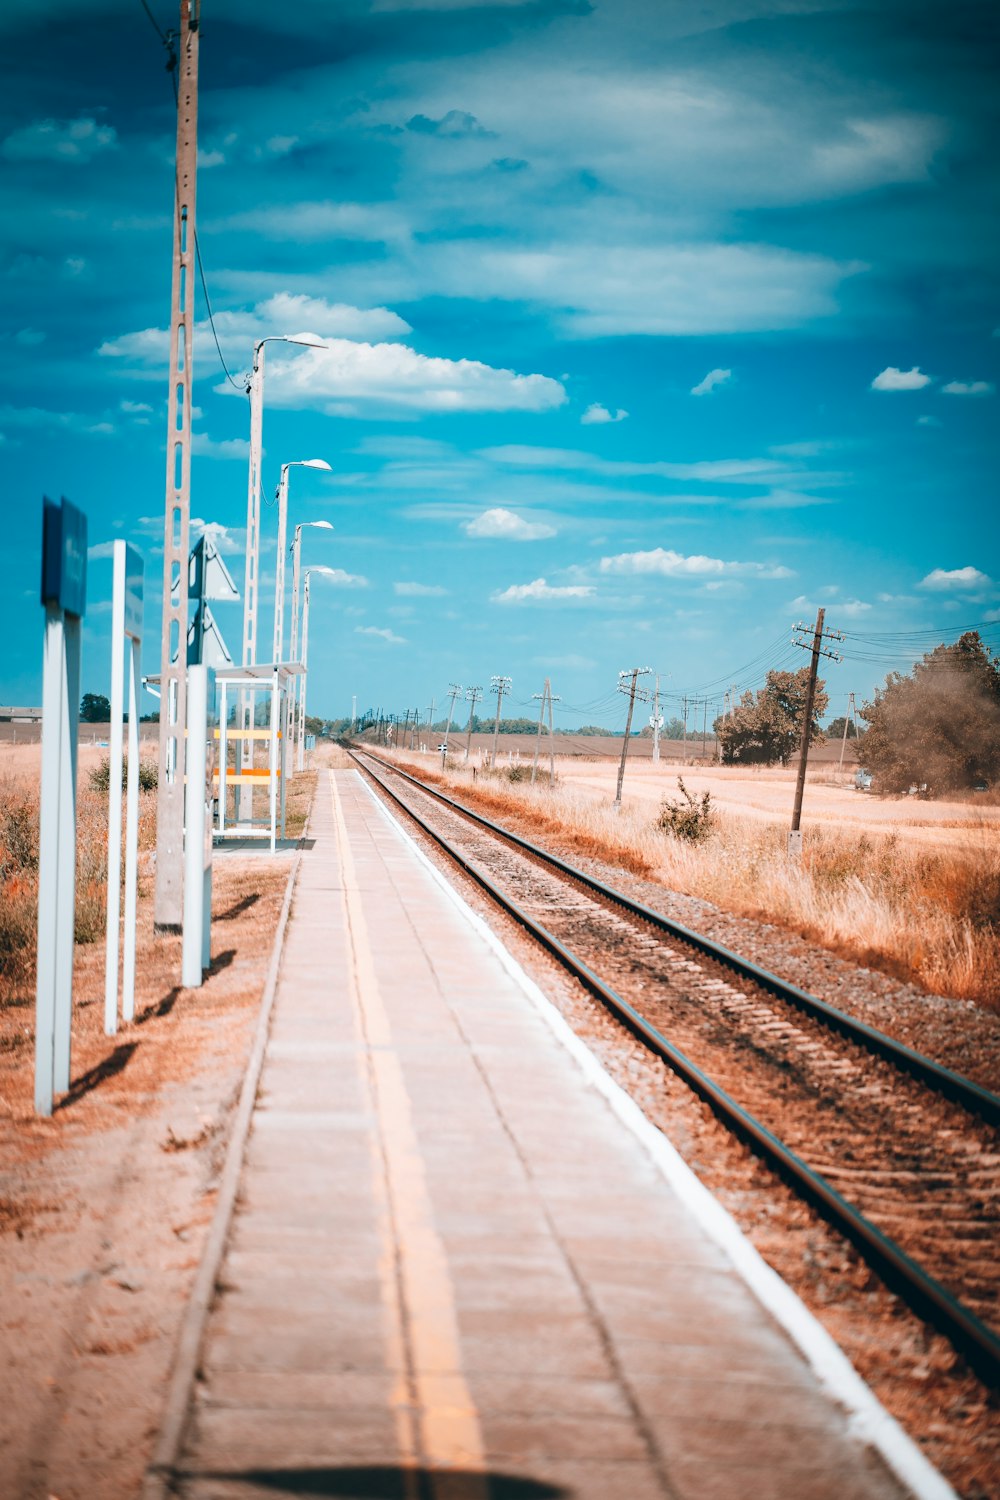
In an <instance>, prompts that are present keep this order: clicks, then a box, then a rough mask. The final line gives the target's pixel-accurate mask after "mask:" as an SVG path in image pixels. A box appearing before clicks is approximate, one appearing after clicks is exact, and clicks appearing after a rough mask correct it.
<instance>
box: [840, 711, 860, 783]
mask: <svg viewBox="0 0 1000 1500" xmlns="http://www.w3.org/2000/svg"><path fill="white" fill-rule="evenodd" d="M852 721H853V723H854V738H855V739H857V737H858V711H857V707H856V705H855V702H854V694H853V693H848V695H847V717H846V719H845V720H844V738H843V739H842V740H841V742H840V763H839V765H838V766H837V775H838V776H839V775H840V773H841V771H843V769H844V751H845V750H846V749H847V731H848V729H849V728H850V726H851V723H852Z"/></svg>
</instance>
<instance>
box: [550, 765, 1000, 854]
mask: <svg viewBox="0 0 1000 1500" xmlns="http://www.w3.org/2000/svg"><path fill="white" fill-rule="evenodd" d="M556 775H557V776H558V777H559V779H560V780H561V781H562V782H563V783H564V784H565V785H566V786H572V787H578V788H580V789H581V790H583V791H585V792H588V793H591V794H593V795H594V796H595V797H608V798H611V797H613V796H614V792H615V782H616V778H617V775H618V767H617V766H616V765H614V764H613V763H611V762H607V763H595V762H592V761H591V762H581V761H579V760H575V759H569V758H568V757H567V758H564V759H562V760H560V759H557V760H556ZM678 775H681V776H682V777H683V780H684V785H685V786H686V787H687V788H688V790H689V791H691V792H694V793H695V794H697V795H700V794H701V793H702V792H704V791H709V792H711V794H712V801H713V803H714V804H715V805H716V806H717V808H718V809H719V811H720V812H722V813H727V812H728V813H739V814H742V815H743V816H745V817H751V818H758V819H760V820H761V821H762V822H768V823H774V824H777V825H780V826H782V827H787V826H788V825H789V823H790V821H791V812H792V800H793V796H794V789H795V772H794V770H776V769H766V768H761V769H760V770H746V769H740V768H738V767H735V766H705V767H684V768H678V767H677V766H673V765H669V764H664V763H663V762H661V763H660V764H659V765H656V766H654V765H651V764H649V762H633V763H628V764H626V768H625V785H624V793H623V799H624V800H626V801H628V800H635V801H640V800H641V801H647V802H651V803H654V804H659V803H660V802H661V801H662V800H663V798H664V797H674V796H676V795H677V777H678ZM838 781H840V782H841V784H839V785H838V784H837V783H838ZM811 824H812V825H817V824H819V825H823V826H825V827H834V826H836V827H837V828H838V829H842V830H845V831H857V832H858V833H861V832H865V833H868V834H871V833H884V834H890V833H892V834H896V835H897V837H898V838H900V839H901V840H905V841H906V842H907V843H919V844H921V845H924V846H926V847H933V848H935V849H940V850H945V849H966V850H967V849H969V848H970V847H972V848H975V847H977V846H978V844H979V843H980V842H983V841H986V842H991V843H995V841H996V839H997V838H998V837H1000V807H998V806H996V805H989V804H986V803H982V804H981V803H979V802H978V801H975V800H972V799H971V798H970V799H967V800H963V801H954V802H947V801H943V800H942V801H933V802H931V801H926V802H925V801H923V800H922V799H920V798H918V797H874V796H872V794H871V793H870V792H859V791H857V790H856V789H855V788H854V785H853V780H852V779H851V778H849V777H847V776H846V775H845V776H844V777H842V778H838V777H837V775H836V772H835V771H834V770H831V769H823V770H819V771H816V772H810V773H809V776H808V778H807V781H806V788H805V793H804V796H803V801H802V828H803V831H804V833H805V835H806V837H808V832H809V827H810V825H811Z"/></svg>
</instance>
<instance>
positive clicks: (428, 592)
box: [392, 581, 448, 599]
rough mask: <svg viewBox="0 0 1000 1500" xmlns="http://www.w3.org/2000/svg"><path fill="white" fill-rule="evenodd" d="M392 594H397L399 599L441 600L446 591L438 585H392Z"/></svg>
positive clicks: (408, 583)
mask: <svg viewBox="0 0 1000 1500" xmlns="http://www.w3.org/2000/svg"><path fill="white" fill-rule="evenodd" d="M392 589H393V593H394V594H398V595H399V597H400V598H401V599H441V598H443V597H444V595H445V594H447V592H448V590H447V589H443V588H442V587H441V585H440V584H439V583H410V582H406V581H404V582H401V583H394V584H393V586H392Z"/></svg>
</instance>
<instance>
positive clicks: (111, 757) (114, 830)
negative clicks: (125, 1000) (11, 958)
mask: <svg viewBox="0 0 1000 1500" xmlns="http://www.w3.org/2000/svg"><path fill="white" fill-rule="evenodd" d="M113 551H114V576H113V579H112V584H111V725H110V734H109V736H108V739H109V744H108V896H107V920H106V932H105V940H104V1031H105V1034H106V1035H107V1036H114V1034H115V1032H116V1031H117V1030H118V951H119V933H120V918H121V897H122V717H123V714H124V712H125V705H124V697H125V673H124V653H125V543H124V542H123V541H117V542H115V543H114V544H113ZM130 738H131V736H130Z"/></svg>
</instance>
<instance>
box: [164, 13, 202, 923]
mask: <svg viewBox="0 0 1000 1500" xmlns="http://www.w3.org/2000/svg"><path fill="white" fill-rule="evenodd" d="M199 9H200V3H199V0H195V6H194V10H195V14H194V23H193V24H192V19H191V0H181V8H180V30H179V34H178V46H179V55H180V69H179V72H180V77H179V80H178V92H177V168H176V177H175V194H174V245H173V271H172V275H171V290H170V385H169V390H168V398H167V493H166V514H165V518H164V528H163V642H162V646H161V652H160V749H159V772H160V774H159V780H158V785H157V793H156V897H155V903H154V920H155V922H156V926H157V927H159V928H168V929H173V930H176V929H177V928H178V927H179V926H180V923H181V917H182V904H181V903H182V894H181V893H182V890H183V884H184V731H185V726H186V723H187V699H186V692H185V675H186V672H187V631H188V545H189V535H188V525H189V520H190V515H191V377H192V366H191V359H192V336H193V333H194V280H195V265H194V261H195V254H194V248H195V247H194V241H195V192H196V186H197V175H198V37H199V30H198V12H199ZM175 587H176V593H174V589H175Z"/></svg>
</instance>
